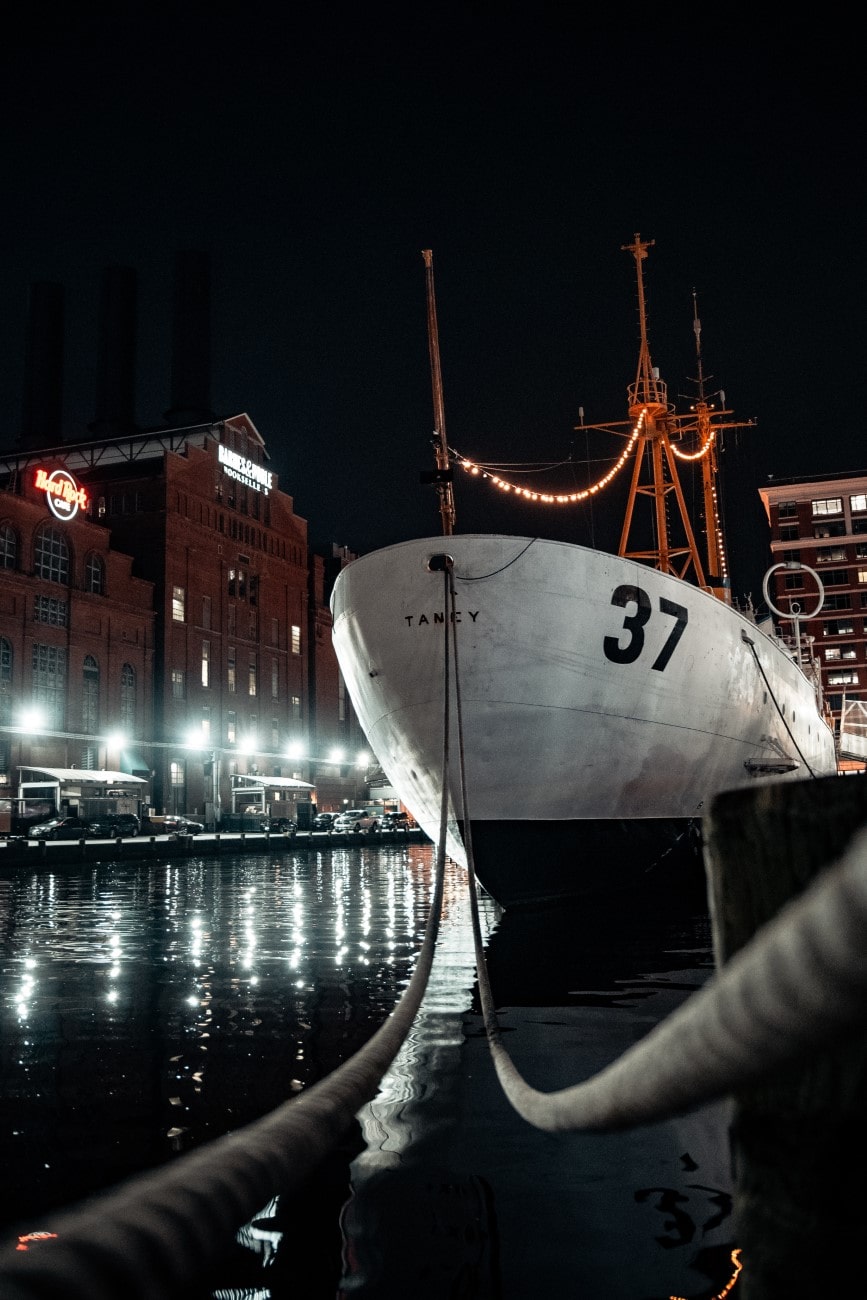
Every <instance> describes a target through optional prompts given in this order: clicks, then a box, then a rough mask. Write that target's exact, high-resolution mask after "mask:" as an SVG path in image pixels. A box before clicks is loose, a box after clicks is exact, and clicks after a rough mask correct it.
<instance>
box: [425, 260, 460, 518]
mask: <svg viewBox="0 0 867 1300" xmlns="http://www.w3.org/2000/svg"><path fill="white" fill-rule="evenodd" d="M422 257H423V258H424V264H425V278H426V281H427V337H428V350H429V352H430V373H431V384H432V387H433V410H434V450H435V453H436V465H437V468H436V473H435V474H434V475H433V476H432V477H433V480H434V482H435V483H436V488H437V494H438V496H439V499H440V517H441V519H442V525H443V536H445V537H450V536H451V535H452V533H453V532H454V530H455V499H454V489H453V487H452V468H451V465H450V463H449V445H448V441H447V439H446V415H445V407H444V405H443V378H442V371H441V370H440V343H439V331H438V329H437V305H436V296H435V294H434V279H433V252H432V251H431V249H429V248H424V249H422Z"/></svg>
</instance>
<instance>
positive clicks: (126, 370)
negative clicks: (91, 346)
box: [87, 266, 137, 438]
mask: <svg viewBox="0 0 867 1300" xmlns="http://www.w3.org/2000/svg"><path fill="white" fill-rule="evenodd" d="M136 287H137V286H136V274H135V271H133V270H131V269H130V268H129V267H127V266H110V267H108V268H107V269H106V270H105V271H103V275H102V296H101V299H100V325H99V369H98V372H97V390H96V419H95V420H94V421H93V422H92V423H91V424H89V425H88V426H87V427H88V429H90V431H91V433H98V434H102V435H103V436H104V437H109V438H110V437H113V436H114V435H115V434H125V433H135V432H137V429H136V423H135V348H136Z"/></svg>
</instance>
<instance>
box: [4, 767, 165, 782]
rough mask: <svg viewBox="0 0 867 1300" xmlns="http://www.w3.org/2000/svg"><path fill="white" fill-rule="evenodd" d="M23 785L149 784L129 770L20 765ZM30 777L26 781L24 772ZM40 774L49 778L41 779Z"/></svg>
mask: <svg viewBox="0 0 867 1300" xmlns="http://www.w3.org/2000/svg"><path fill="white" fill-rule="evenodd" d="M18 771H19V772H20V773H21V784H22V785H48V784H49V783H53V782H55V781H59V782H60V783H61V785H96V786H106V787H107V786H123V785H147V781H146V780H145V778H144V777H141V776H132V775H131V774H130V773H129V772H106V771H100V770H95V769H91V768H86V767H30V766H27V767H19V769H18ZM25 773H27V774H28V776H29V777H30V780H29V781H25V780H24V779H23V778H24V774H25ZM40 775H41V776H42V777H44V778H47V780H39V777H40Z"/></svg>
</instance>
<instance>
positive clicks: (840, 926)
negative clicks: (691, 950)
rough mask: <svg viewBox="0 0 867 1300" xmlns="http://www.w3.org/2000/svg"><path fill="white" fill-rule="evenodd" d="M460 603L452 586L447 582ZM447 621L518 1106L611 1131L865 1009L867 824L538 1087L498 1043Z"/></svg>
mask: <svg viewBox="0 0 867 1300" xmlns="http://www.w3.org/2000/svg"><path fill="white" fill-rule="evenodd" d="M450 598H451V609H452V614H453V615H454V610H455V608H456V596H455V589H454V582H453V581H452V582H451V584H450ZM446 622H447V623H449V622H450V623H451V640H452V655H453V659H454V665H455V684H454V690H455V713H456V717H457V729H458V753H459V762H460V767H461V800H462V805H463V806H462V809H461V817H462V823H463V827H464V842H465V846H466V853H467V879H468V887H469V894H470V901H471V911H472V917H473V935H474V940H475V954H476V973H477V978H478V984H479V998H480V1002H481V1006H482V1015H483V1018H484V1024H485V1030H486V1033H487V1038H488V1046H489V1049H490V1052H491V1057H492V1059H493V1063H494V1067H495V1069H496V1073H497V1077H498V1079H499V1081H500V1085H501V1087H502V1089H503V1092H504V1093H505V1095H506V1097H507V1099H508V1101H509V1102H510V1104H511V1105H512V1107H513V1109H514V1110H515V1111H517V1113H518V1114H519V1115H521V1117H522V1118H523V1119H525V1120H527V1121H528V1123H530V1124H532V1125H533V1126H534V1127H536V1128H538V1129H543V1130H545V1131H547V1132H565V1131H570V1132H571V1131H574V1130H577V1129H582V1130H587V1131H592V1130H595V1131H602V1132H615V1131H617V1130H621V1129H626V1128H634V1127H636V1126H639V1125H642V1124H650V1123H655V1122H659V1121H661V1120H665V1119H670V1118H672V1117H673V1116H676V1115H681V1114H685V1113H687V1112H689V1111H691V1110H696V1109H697V1108H698V1107H700V1106H702V1105H705V1104H707V1103H709V1102H711V1101H717V1100H719V1099H720V1098H722V1097H725V1096H728V1095H729V1094H730V1093H732V1092H734V1091H736V1090H737V1089H739V1088H741V1087H743V1086H744V1085H745V1084H748V1083H752V1082H755V1081H756V1080H757V1079H760V1078H764V1077H766V1076H767V1075H769V1074H771V1073H773V1072H774V1071H775V1070H777V1069H779V1068H781V1067H782V1066H783V1065H787V1064H791V1063H793V1062H795V1061H798V1060H803V1059H804V1058H805V1057H806V1056H807V1055H808V1053H810V1052H811V1051H814V1050H815V1049H816V1048H817V1047H819V1046H821V1045H823V1044H825V1043H827V1042H829V1041H830V1040H832V1039H833V1038H835V1037H837V1036H839V1035H840V1034H841V1033H842V1031H843V1030H844V1029H846V1028H848V1027H849V1026H851V1025H853V1024H855V1023H859V1024H863V1023H864V1022H865V1021H867V1000H865V994H867V963H865V960H864V954H865V952H867V830H864V831H861V832H860V833H859V835H858V836H857V837H855V838H854V839H853V840H852V842H851V844H850V847H849V849H848V851H847V853H846V854H845V855H844V857H843V858H842V859H841V860H840V861H839V862H838V863H837V865H836V866H835V867H834V868H832V869H829V870H828V871H826V872H824V873H823V875H822V876H821V877H820V878H819V879H818V880H817V881H816V882H815V883H814V885H813V886H812V887H811V888H810V889H809V890H807V891H806V892H805V893H804V894H802V895H801V896H800V897H799V898H797V899H795V900H793V901H792V902H790V903H789V904H788V905H787V906H786V907H785V908H783V909H782V910H781V911H780V912H779V913H778V915H777V916H776V917H775V918H774V919H773V920H772V921H771V922H769V923H768V924H767V925H766V926H764V928H763V929H761V930H760V931H759V932H758V933H757V934H756V935H755V936H754V937H753V939H752V940H751V941H750V942H749V943H748V944H746V945H745V946H744V947H743V948H742V949H740V951H739V952H738V953H736V954H735V956H734V957H732V959H731V960H730V961H729V962H728V963H727V964H726V966H724V967H723V969H722V970H721V971H720V972H718V973H717V974H716V975H714V976H712V977H711V979H710V980H708V982H707V983H706V984H705V985H704V986H703V988H701V989H700V990H698V991H697V992H695V993H693V994H692V995H691V997H690V998H689V999H688V1001H687V1002H685V1003H684V1004H683V1005H682V1006H681V1007H680V1008H679V1009H678V1010H677V1011H675V1012H673V1013H672V1014H671V1015H670V1016H669V1017H668V1018H667V1019H666V1020H664V1021H662V1022H661V1023H660V1024H658V1025H656V1026H655V1027H654V1028H653V1029H652V1030H651V1031H650V1032H649V1033H648V1034H647V1035H646V1036H645V1037H644V1038H643V1039H642V1040H641V1041H640V1042H638V1043H636V1044H635V1045H634V1046H633V1047H631V1048H630V1049H628V1051H626V1052H624V1053H623V1055H622V1056H620V1057H619V1058H618V1059H617V1060H616V1061H615V1062H614V1063H613V1064H612V1065H609V1066H608V1067H606V1068H605V1069H604V1070H602V1071H600V1072H599V1073H598V1074H596V1075H594V1076H593V1077H592V1078H591V1079H588V1080H586V1081H585V1082H583V1083H579V1084H575V1085H573V1086H572V1087H570V1088H564V1089H562V1090H560V1091H558V1092H541V1091H539V1090H537V1089H536V1088H533V1087H532V1086H531V1085H530V1084H529V1083H527V1081H526V1080H525V1079H524V1078H523V1076H522V1075H521V1074H520V1072H519V1071H518V1069H517V1068H516V1066H515V1064H514V1062H513V1061H512V1059H511V1057H510V1056H509V1053H508V1052H507V1051H506V1049H505V1048H504V1046H503V1044H502V1039H501V1031H500V1024H499V1020H498V1017H497V1012H496V1009H495V1006H494V1000H493V996H492V993H491V985H490V980H489V978H488V972H487V965H486V962H485V954H484V944H483V941H482V936H481V926H480V923H479V913H478V893H477V886H476V874H475V867H474V865H473V849H472V833H471V827H470V822H471V818H470V810H469V801H468V795H467V789H466V776H465V764H464V745H463V719H462V705H461V688H460V673H459V671H458V647H457V640H458V633H457V627H458V624H457V619H456V618H454V616H453V617H452V618H451V619H450V620H446Z"/></svg>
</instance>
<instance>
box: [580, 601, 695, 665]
mask: <svg viewBox="0 0 867 1300" xmlns="http://www.w3.org/2000/svg"><path fill="white" fill-rule="evenodd" d="M611 604H612V605H620V606H621V607H622V608H623V609H625V610H627V611H628V612H627V613H626V614H624V616H623V627H624V630H625V631H626V632H627V633H628V634H629V640H628V641H627V642H626V644H625V645H621V644H620V637H617V636H607V637H605V639H604V640H603V642H602V648H603V649H604V651H605V658H606V659H610V660H611V662H612V663H615V664H634V663H635V661H636V659H637V658H638V656H639V655H640V654H641V652H642V650H643V649H644V628H645V625H646V624H647V623H648V622H649V621H650V616H651V613H652V612H653V611H652V606H651V604H650V597H649V596H648V594H647V592H646V591H644V590H643V589H642V588H641V587H632V586H623V587H615V589H614V594H613V596H612V597H611ZM630 606H634V607H635V609H634V612H632V611H631V610H630ZM659 612H660V613H661V614H669V615H670V616H671V617H672V618H673V619H674V620H675V622H674V627H673V628H672V629H671V631H670V632H669V634H668V638H667V639H666V642H665V645H664V646H663V647H662V649H661V650H660V652H659V654H658V655H657V656H656V658H655V659H654V661H653V663H652V664H651V665H650V666H651V668H655V669H656V670H657V671H658V672H662V671H663V669H664V668H665V667H666V666H667V664H668V661H669V659H670V658H671V656H672V655H673V654H674V648H675V646H676V645H677V643H678V641H679V640H680V638H681V637H682V636H683V629H684V628H685V627H686V623H687V619H688V618H689V614H688V612H687V611H686V609H685V608H684V607H683V605H676V604H675V603H674V601H673V600H666V599H665V597H664V596H660V598H659ZM621 635H622V634H621Z"/></svg>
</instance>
